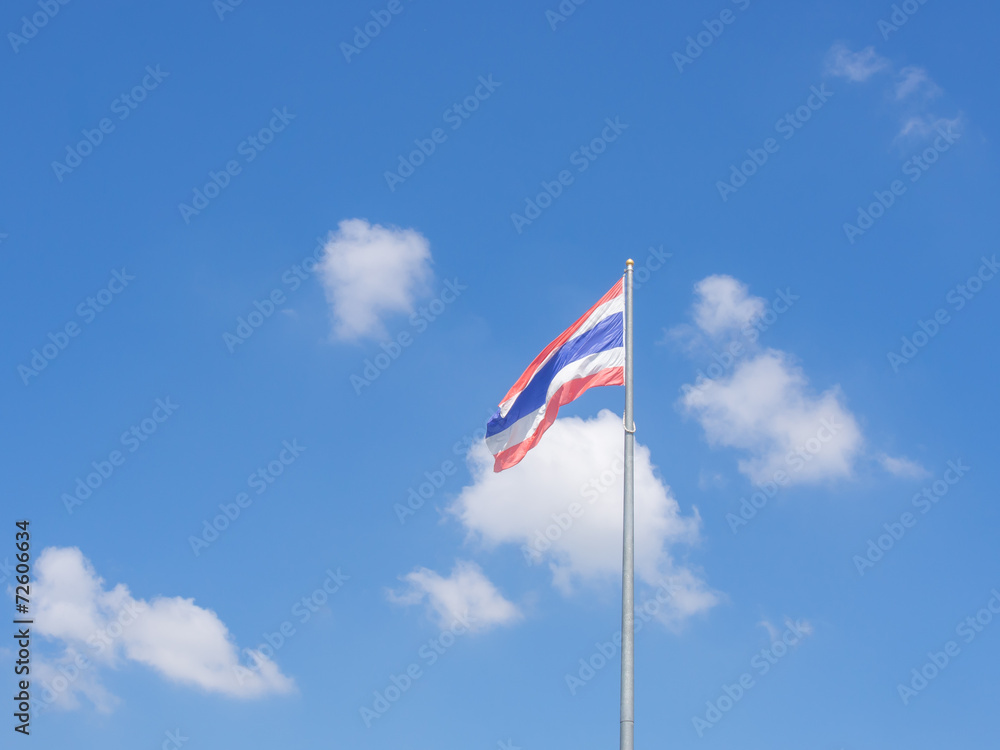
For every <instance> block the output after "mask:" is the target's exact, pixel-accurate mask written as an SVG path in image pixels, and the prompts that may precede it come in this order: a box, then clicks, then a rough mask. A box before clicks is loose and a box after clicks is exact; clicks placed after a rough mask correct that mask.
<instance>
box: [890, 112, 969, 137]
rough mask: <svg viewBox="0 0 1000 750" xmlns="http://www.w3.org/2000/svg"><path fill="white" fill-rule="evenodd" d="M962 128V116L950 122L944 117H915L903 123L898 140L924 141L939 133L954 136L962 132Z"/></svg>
mask: <svg viewBox="0 0 1000 750" xmlns="http://www.w3.org/2000/svg"><path fill="white" fill-rule="evenodd" d="M961 127H962V117H961V115H959V116H957V117H954V118H952V119H950V120H949V119H946V118H943V117H939V118H936V119H935V118H932V117H929V116H926V115H915V116H913V117H910V118H908V119H907V120H906V122H904V123H903V127H902V129H901V130H900V131H899V135H897V136H896V138H897V140H904V139H923V138H927V137H928V136H930V135H934V134H935V133H938V132H945V133H951V134H954V133H955V132H957V131H960V130H961Z"/></svg>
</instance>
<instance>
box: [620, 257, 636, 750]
mask: <svg viewBox="0 0 1000 750" xmlns="http://www.w3.org/2000/svg"><path fill="white" fill-rule="evenodd" d="M633 265H634V263H633V262H632V260H631V259H629V260H627V261H626V262H625V418H624V420H623V425H624V427H625V490H624V499H623V500H624V501H623V506H624V513H623V524H622V701H621V750H633V744H632V741H633V732H634V727H635V653H634V650H633V640H634V637H635V623H634V619H635V613H634V606H635V604H634V602H635V597H634V592H633V586H634V573H633V568H634V558H635V550H634V548H633V537H634V531H633V528H634V521H633V505H634V497H633V496H634V476H633V473H634V450H635V421H634V415H633V413H632V267H633Z"/></svg>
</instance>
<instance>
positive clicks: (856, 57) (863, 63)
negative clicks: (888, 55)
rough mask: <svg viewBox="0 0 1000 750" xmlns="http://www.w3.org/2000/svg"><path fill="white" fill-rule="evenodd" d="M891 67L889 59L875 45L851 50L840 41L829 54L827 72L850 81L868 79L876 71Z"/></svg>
mask: <svg viewBox="0 0 1000 750" xmlns="http://www.w3.org/2000/svg"><path fill="white" fill-rule="evenodd" d="M888 67H889V61H888V60H886V59H885V58H884V57H879V55H878V53H876V52H875V48H874V47H865V48H864V49H863V50H861V51H860V52H851V50H850V48H849V47H848V46H847V45H845V44H843V43H841V42H838V43H836V44H834V45H833V47H832V48H831V49H830V52H829V54H828V56H827V63H826V70H827V73H829V74H830V75H833V76H837V77H839V78H846V79H848V80H849V81H855V82H861V81H867V80H868V79H869V78H871V77H872V76H873V75H874V74H875V73H878V72H879V71H880V70H885V69H886V68H888Z"/></svg>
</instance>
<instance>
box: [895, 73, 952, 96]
mask: <svg viewBox="0 0 1000 750" xmlns="http://www.w3.org/2000/svg"><path fill="white" fill-rule="evenodd" d="M897 77H898V80H897V81H896V98H897V99H905V98H907V97H908V96H911V95H912V94H914V93H915V92H916V91H918V90H919V89H923V90H924V93H925V94H926V95H927V96H928V97H932V96H937V95H938V94H940V93H941V89H940V88H938V86H937V84H935V83H934V82H933V81H932V80H931V79H930V77H929V76H928V75H927V71H926V70H924V69H923V68H918V67H917V66H915V65H909V66H907V67H905V68H902V69H901V70H900V71H899V74H898V76H897Z"/></svg>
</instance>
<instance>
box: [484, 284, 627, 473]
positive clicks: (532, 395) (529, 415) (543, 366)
mask: <svg viewBox="0 0 1000 750" xmlns="http://www.w3.org/2000/svg"><path fill="white" fill-rule="evenodd" d="M624 384H625V292H624V285H623V282H622V280H619V281H618V283H617V284H615V285H614V286H613V287H611V289H610V291H608V293H607V294H605V295H604V296H603V297H601V299H600V300H598V301H597V304H596V305H594V306H593V307H592V308H590V309H589V310H588V311H587V312H586V313H585V314H584V315H583V316H582V317H581V318H580V319H579V320H577V321H576V322H575V323H574V324H573V325H571V326H570V327H569V328H567V329H566V330H565V331H563V332H562V334H561V335H560V336H559V338H557V339H556V340H555V341H553V342H552V343H551V344H549V345H548V346H547V347H545V349H544V350H542V353H541V354H539V355H538V356H537V357H535V361H534V362H532V363H531V365H529V366H528V369H527V370H525V371H524V374H523V375H521V377H520V378H518V380H517V382H516V383H514V386H513V387H512V388H511V389H510V391H508V392H507V395H506V396H504V399H503V401H502V402H501V403H500V409H499V410H498V411H497V413H496V414H494V415H493V416H492V417H491V418H490V421H489V422H487V423H486V445H487V446H488V447H489V449H490V452H491V453H492V454H493V457H494V463H493V471H495V472H498V471H503V470H504V469H509V468H510V467H511V466H513V465H514V464H516V463H518V462H519V461H520V460H521V459H522V458H524V456H525V454H526V453H527V452H528V451H529V450H531V449H532V448H534V447H535V445H537V444H538V441H539V440H541V439H542V435H543V434H544V433H545V431H546V430H547V429H548V428H549V426H550V425H551V424H552V423H553V422H555V420H556V416H558V414H559V407H560V406H563V405H565V404H568V403H569V402H570V401H573V400H574V399H576V398H577V397H578V396H580V395H581V394H582V393H583V392H584V391H586V390H587V389H588V388H593V387H594V386H598V385H624Z"/></svg>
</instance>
